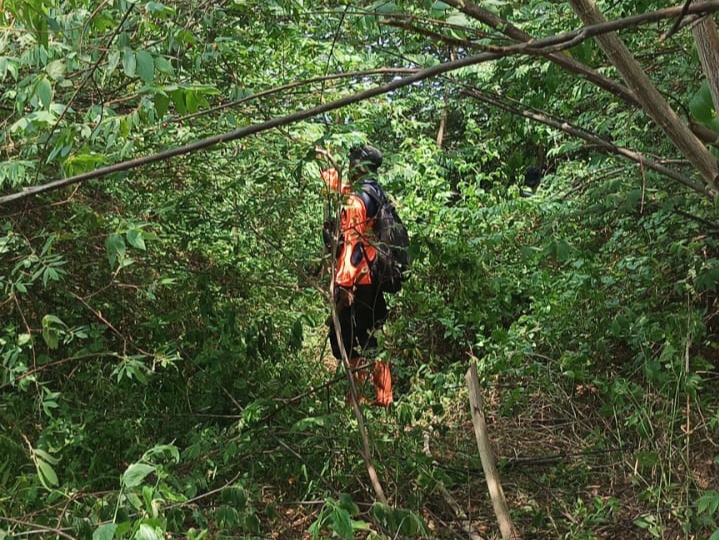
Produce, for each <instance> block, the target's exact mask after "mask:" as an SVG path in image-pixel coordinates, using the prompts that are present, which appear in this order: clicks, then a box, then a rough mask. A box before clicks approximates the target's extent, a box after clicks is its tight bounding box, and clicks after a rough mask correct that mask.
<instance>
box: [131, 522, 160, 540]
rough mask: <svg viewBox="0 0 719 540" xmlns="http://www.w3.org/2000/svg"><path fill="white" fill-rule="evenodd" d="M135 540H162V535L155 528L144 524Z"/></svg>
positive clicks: (136, 534)
mask: <svg viewBox="0 0 719 540" xmlns="http://www.w3.org/2000/svg"><path fill="white" fill-rule="evenodd" d="M134 540H162V535H161V534H159V533H158V532H157V529H156V528H155V527H152V526H150V525H148V524H146V523H142V524H141V525H140V528H139V530H138V531H137V532H136V533H135V536H134Z"/></svg>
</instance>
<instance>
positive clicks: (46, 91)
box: [35, 77, 52, 109]
mask: <svg viewBox="0 0 719 540" xmlns="http://www.w3.org/2000/svg"><path fill="white" fill-rule="evenodd" d="M35 95H36V96H37V98H38V100H39V101H40V104H41V105H42V107H43V108H44V109H48V108H49V107H50V103H52V85H51V84H50V81H48V80H47V77H43V78H42V79H40V80H39V81H38V83H37V86H36V87H35Z"/></svg>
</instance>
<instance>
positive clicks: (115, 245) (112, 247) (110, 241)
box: [105, 234, 127, 266]
mask: <svg viewBox="0 0 719 540" xmlns="http://www.w3.org/2000/svg"><path fill="white" fill-rule="evenodd" d="M126 250H127V246H126V245H125V239H124V238H123V236H122V235H121V234H111V235H110V236H108V237H107V239H106V240H105V251H106V252H107V260H108V261H109V263H110V266H115V263H116V262H117V261H118V260H122V259H123V258H124V257H125V252H126Z"/></svg>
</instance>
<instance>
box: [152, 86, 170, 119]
mask: <svg viewBox="0 0 719 540" xmlns="http://www.w3.org/2000/svg"><path fill="white" fill-rule="evenodd" d="M154 100H155V111H156V112H157V118H158V119H160V120H161V119H162V117H163V116H165V113H166V112H167V109H168V108H169V106H170V98H169V97H168V96H167V94H164V93H162V94H160V93H157V94H155V97H154Z"/></svg>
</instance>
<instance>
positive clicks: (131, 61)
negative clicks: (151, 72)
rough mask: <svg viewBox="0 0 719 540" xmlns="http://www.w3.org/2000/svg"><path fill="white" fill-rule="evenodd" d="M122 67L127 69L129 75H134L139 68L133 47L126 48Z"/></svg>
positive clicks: (126, 72)
mask: <svg viewBox="0 0 719 540" xmlns="http://www.w3.org/2000/svg"><path fill="white" fill-rule="evenodd" d="M122 69H124V70H125V75H127V76H128V77H134V76H135V73H136V69H137V58H136V57H135V52H134V51H133V50H132V49H125V53H124V55H123V57H122Z"/></svg>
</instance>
